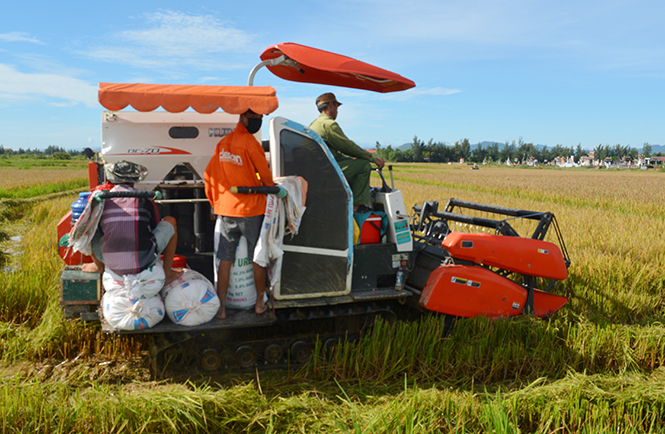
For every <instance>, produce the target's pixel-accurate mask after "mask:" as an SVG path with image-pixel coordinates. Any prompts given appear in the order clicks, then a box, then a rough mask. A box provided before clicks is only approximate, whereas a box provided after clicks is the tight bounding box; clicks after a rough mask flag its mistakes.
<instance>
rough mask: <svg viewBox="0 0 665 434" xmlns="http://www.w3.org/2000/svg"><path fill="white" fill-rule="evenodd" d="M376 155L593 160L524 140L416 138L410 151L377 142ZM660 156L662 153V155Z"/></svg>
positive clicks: (622, 150) (620, 149) (616, 149)
mask: <svg viewBox="0 0 665 434" xmlns="http://www.w3.org/2000/svg"><path fill="white" fill-rule="evenodd" d="M592 151H593V152H594V158H595V159H600V160H604V159H605V158H608V157H609V158H611V159H612V160H621V159H622V158H624V157H628V158H630V159H635V158H637V156H638V155H639V152H638V150H637V149H636V148H632V147H630V146H622V145H619V144H617V145H615V146H609V145H598V146H596V147H595V148H593V150H592ZM642 152H643V155H644V156H645V157H649V156H651V145H650V144H649V143H645V144H644V146H643V147H642ZM376 154H377V156H378V157H381V158H383V159H384V160H387V161H391V162H426V161H428V162H432V163H449V162H459V161H460V160H461V159H462V158H463V159H464V161H467V162H473V163H482V162H487V163H491V162H504V161H506V160H508V159H510V160H511V161H516V160H517V161H518V162H525V161H528V160H530V159H535V160H537V161H538V162H539V163H541V164H542V163H546V162H549V161H553V160H554V159H555V158H557V157H564V158H569V157H571V156H573V157H574V158H575V161H576V162H577V161H579V159H580V158H581V157H583V156H589V151H588V150H586V149H582V145H581V144H578V145H577V146H576V147H566V146H563V145H556V146H554V147H551V148H548V147H547V146H544V147H541V146H536V145H534V144H533V143H526V142H525V141H524V140H522V138H521V137H520V138H519V140H518V141H517V142H516V141H515V140H513V141H512V142H508V141H506V142H505V143H504V144H503V145H502V146H501V145H500V144H499V143H492V144H489V145H485V146H483V145H482V144H478V145H475V146H472V145H471V143H469V139H464V140H462V141H457V142H455V143H454V144H453V145H446V144H445V143H441V142H434V140H433V139H430V140H429V141H428V142H427V143H425V142H424V141H422V140H420V139H418V136H414V138H413V142H412V143H411V147H410V148H409V149H406V150H401V149H393V147H392V146H391V145H388V146H387V147H382V146H381V144H380V143H379V142H376ZM658 155H660V152H659V153H658Z"/></svg>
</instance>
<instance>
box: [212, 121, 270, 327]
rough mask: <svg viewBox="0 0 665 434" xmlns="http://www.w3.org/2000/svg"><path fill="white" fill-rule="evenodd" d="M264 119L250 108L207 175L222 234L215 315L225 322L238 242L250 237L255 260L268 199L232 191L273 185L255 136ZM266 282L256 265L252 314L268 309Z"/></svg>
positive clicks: (249, 247)
mask: <svg viewBox="0 0 665 434" xmlns="http://www.w3.org/2000/svg"><path fill="white" fill-rule="evenodd" d="M262 119H263V115H260V114H256V113H254V112H253V111H251V110H248V111H246V112H245V113H243V114H241V115H240V121H239V122H238V125H237V126H236V128H235V130H233V131H232V132H231V133H229V134H228V135H226V136H225V137H224V138H223V139H222V140H220V141H219V143H217V146H216V147H215V153H214V154H213V157H212V159H211V160H210V163H208V167H206V170H205V173H204V176H203V179H204V181H205V193H206V197H207V198H208V200H209V201H210V204H211V205H212V207H213V210H214V213H215V215H216V216H217V225H216V230H215V233H219V242H218V245H219V247H218V249H217V258H218V259H219V260H220V264H219V270H218V273H217V294H218V296H219V299H220V302H221V306H220V308H219V311H218V312H217V317H218V318H222V319H223V318H226V291H227V289H228V287H229V278H230V273H231V265H232V264H233V261H234V259H235V252H236V248H237V246H238V242H239V241H240V237H241V236H242V235H244V236H245V238H247V252H248V254H249V257H252V258H253V257H254V247H255V246H256V241H257V240H258V238H259V234H260V232H261V224H262V223H263V215H264V213H265V209H266V197H265V195H263V194H233V193H231V192H230V191H229V189H230V188H231V187H233V186H242V187H259V186H262V185H263V186H269V187H271V186H274V185H275V183H274V182H273V180H272V173H271V172H270V167H268V161H267V160H266V158H265V154H264V153H263V148H262V147H261V144H260V143H259V142H258V141H257V140H256V138H255V137H254V136H253V134H254V133H256V132H257V131H259V130H260V129H261V121H262ZM257 173H258V177H257ZM218 228H219V230H217V229H218ZM265 281H266V269H265V268H263V267H261V266H259V265H258V264H256V263H254V283H255V285H256V305H255V307H254V311H255V312H256V313H258V314H261V313H263V312H265V311H266V309H267V306H266V305H265V303H264V302H263V293H264V291H265Z"/></svg>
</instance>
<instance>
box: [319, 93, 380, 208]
mask: <svg viewBox="0 0 665 434" xmlns="http://www.w3.org/2000/svg"><path fill="white" fill-rule="evenodd" d="M341 105H342V103H341V102H339V101H337V99H336V98H335V95H334V94H333V93H330V92H329V93H324V94H323V95H321V96H319V97H318V98H316V107H317V108H318V109H319V113H321V115H319V117H318V118H317V119H316V120H315V121H314V122H312V124H311V125H310V126H309V127H310V128H311V129H312V130H314V131H316V133H317V134H318V135H319V136H321V138H322V139H323V141H324V142H326V145H328V148H330V151H331V152H332V154H333V157H335V160H337V164H339V167H340V168H341V169H342V173H344V177H345V178H346V181H347V182H348V183H349V186H350V187H351V191H352V192H353V211H356V210H357V209H358V207H359V206H360V205H365V206H366V205H368V204H369V177H370V173H371V170H372V165H371V163H374V164H376V165H377V166H378V167H379V169H383V166H384V165H385V161H383V159H381V158H377V157H376V155H374V154H370V153H369V152H367V151H366V150H365V149H363V148H361V147H360V146H358V145H356V144H355V143H354V142H353V141H352V140H351V139H349V138H348V137H346V135H345V134H344V131H342V129H341V128H340V126H339V125H338V124H337V122H335V119H337V108H338V107H339V106H341Z"/></svg>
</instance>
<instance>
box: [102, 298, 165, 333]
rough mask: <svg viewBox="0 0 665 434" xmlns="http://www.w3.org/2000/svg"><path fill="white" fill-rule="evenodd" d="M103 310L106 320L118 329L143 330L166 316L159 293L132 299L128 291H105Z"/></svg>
mask: <svg viewBox="0 0 665 434" xmlns="http://www.w3.org/2000/svg"><path fill="white" fill-rule="evenodd" d="M102 312H103V315H104V319H106V322H107V323H108V324H109V325H110V326H111V327H113V328H114V329H116V330H143V329H146V328H150V327H153V326H154V325H155V324H157V323H159V322H160V321H161V320H162V319H163V318H164V302H163V301H162V297H160V296H159V295H157V296H155V297H151V298H141V299H136V298H135V299H132V298H129V297H127V295H126V293H124V292H119V293H109V292H107V293H105V294H104V298H103V299H102Z"/></svg>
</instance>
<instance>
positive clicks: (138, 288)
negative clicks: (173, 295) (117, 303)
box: [102, 259, 166, 299]
mask: <svg viewBox="0 0 665 434" xmlns="http://www.w3.org/2000/svg"><path fill="white" fill-rule="evenodd" d="M165 280H166V275H165V274H164V264H163V263H162V261H161V259H160V260H158V261H157V262H155V264H153V265H151V266H150V267H148V268H146V269H145V270H143V271H141V272H140V273H139V274H128V275H125V276H121V275H119V274H116V273H114V272H113V271H112V270H110V269H108V267H107V268H106V269H105V270H104V274H103V275H102V284H103V285H104V290H105V291H106V292H111V293H114V294H116V293H120V292H125V293H126V294H127V297H129V298H132V299H134V298H152V297H154V296H155V295H157V294H159V291H160V290H161V289H162V288H163V287H164V281H165Z"/></svg>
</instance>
